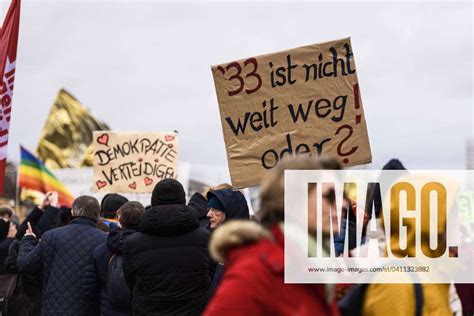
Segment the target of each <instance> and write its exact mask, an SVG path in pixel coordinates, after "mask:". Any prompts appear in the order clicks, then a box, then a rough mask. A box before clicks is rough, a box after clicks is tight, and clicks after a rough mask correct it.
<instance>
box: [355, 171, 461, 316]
mask: <svg viewBox="0 0 474 316" xmlns="http://www.w3.org/2000/svg"><path fill="white" fill-rule="evenodd" d="M404 177H409V180H408V181H409V182H411V183H413V181H422V180H423V179H421V178H419V179H417V178H413V177H411V176H409V175H405V176H403V177H401V178H399V179H398V180H397V181H398V182H402V181H407V180H406V179H405V178H404ZM420 209H421V208H420ZM399 211H400V207H398V205H396V204H395V203H393V204H392V205H391V208H390V217H391V220H390V225H393V222H394V221H395V220H397V219H398V216H399V214H398V212H399ZM420 211H421V212H423V211H428V212H429V210H427V209H425V210H423V209H421V210H420ZM442 214H443V213H442V212H441V213H439V214H438V221H440V222H443V221H446V217H443V216H442ZM443 215H444V214H443ZM426 216H427V217H428V218H429V215H426ZM404 225H405V226H406V227H407V243H406V245H407V253H408V255H409V256H414V255H415V252H416V249H415V245H416V233H415V226H414V225H416V224H415V221H406V222H405V223H404ZM439 227H444V225H440V226H438V228H439ZM394 229H396V227H393V226H392V227H391V230H394ZM438 233H439V234H443V233H445V232H444V231H441V230H439V231H438ZM421 234H429V222H427V221H425V222H422V223H421ZM387 244H390V245H392V246H391V251H392V253H394V254H398V255H400V256H401V257H402V256H403V253H402V252H401V250H400V249H398V245H400V243H399V235H398V234H391V236H389V239H388V240H387ZM387 246H389V245H387ZM420 246H421V248H423V249H424V251H423V252H424V253H428V252H431V253H433V250H431V249H430V246H429V244H428V243H423V242H422V243H421V245H420ZM433 255H434V253H433ZM436 255H438V254H436ZM420 277H423V276H422V275H420ZM400 278H404V279H405V280H406V283H405V284H370V285H369V286H368V288H367V290H366V293H365V296H364V303H363V307H362V314H363V315H394V316H397V315H400V316H402V315H403V316H405V315H415V307H416V299H415V296H414V295H413V284H412V283H414V280H412V279H410V277H409V276H408V275H403V274H400ZM421 286H422V292H423V302H424V303H423V308H422V315H423V316H425V315H426V316H428V315H452V312H451V309H450V305H449V284H422V285H421ZM394 298H396V299H394Z"/></svg>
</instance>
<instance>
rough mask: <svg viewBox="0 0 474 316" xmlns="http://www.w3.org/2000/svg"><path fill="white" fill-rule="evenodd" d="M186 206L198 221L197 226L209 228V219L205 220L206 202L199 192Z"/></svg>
mask: <svg viewBox="0 0 474 316" xmlns="http://www.w3.org/2000/svg"><path fill="white" fill-rule="evenodd" d="M188 206H189V207H191V208H193V209H194V210H195V211H196V212H197V214H198V219H199V226H201V227H203V228H207V227H208V226H209V219H208V218H207V200H206V198H205V197H204V196H203V195H202V194H201V193H199V192H196V193H194V194H193V196H191V198H190V199H189V202H188Z"/></svg>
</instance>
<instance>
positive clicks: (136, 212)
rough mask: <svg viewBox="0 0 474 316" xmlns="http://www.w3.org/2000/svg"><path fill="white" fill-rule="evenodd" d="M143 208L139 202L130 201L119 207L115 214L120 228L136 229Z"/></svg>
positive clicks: (143, 210)
mask: <svg viewBox="0 0 474 316" xmlns="http://www.w3.org/2000/svg"><path fill="white" fill-rule="evenodd" d="M144 212H145V208H144V207H143V205H142V204H141V203H140V202H135V201H130V202H127V203H125V204H124V205H122V207H121V208H119V210H118V212H117V215H118V219H119V222H120V225H121V226H122V228H125V229H135V230H137V229H138V226H139V224H140V220H141V218H142V215H143V213H144Z"/></svg>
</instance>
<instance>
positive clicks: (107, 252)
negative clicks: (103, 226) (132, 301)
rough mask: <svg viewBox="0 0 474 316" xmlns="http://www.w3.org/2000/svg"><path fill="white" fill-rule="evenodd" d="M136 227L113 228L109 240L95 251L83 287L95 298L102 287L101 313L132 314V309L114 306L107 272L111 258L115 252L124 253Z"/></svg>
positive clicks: (89, 295)
mask: <svg viewBox="0 0 474 316" xmlns="http://www.w3.org/2000/svg"><path fill="white" fill-rule="evenodd" d="M135 232H136V230H134V229H121V228H115V229H112V230H111V231H110V232H109V234H108V236H107V241H105V242H104V243H102V244H100V245H99V246H97V247H96V248H95V249H94V251H93V253H92V259H93V262H91V263H90V265H89V266H88V267H87V269H86V273H85V274H84V277H83V279H82V287H83V290H84V294H85V295H86V296H87V297H90V298H93V297H94V295H97V290H99V289H100V314H101V315H111V316H115V315H117V316H120V315H131V314H132V309H131V306H130V308H128V309H126V308H121V307H119V306H114V305H113V304H112V303H110V302H109V293H108V291H107V273H108V270H109V262H110V258H111V257H112V255H113V254H117V255H122V251H123V245H124V243H125V240H126V239H127V238H128V237H129V236H130V235H132V234H133V233H135Z"/></svg>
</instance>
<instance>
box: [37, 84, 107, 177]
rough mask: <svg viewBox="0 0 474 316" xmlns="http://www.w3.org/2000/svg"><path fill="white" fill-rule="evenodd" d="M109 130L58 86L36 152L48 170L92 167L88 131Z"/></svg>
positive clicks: (90, 140) (90, 137)
mask: <svg viewBox="0 0 474 316" xmlns="http://www.w3.org/2000/svg"><path fill="white" fill-rule="evenodd" d="M102 130H109V127H108V126H107V125H106V124H105V123H103V122H101V121H99V120H97V119H96V118H94V117H93V116H92V115H91V114H90V112H89V111H88V110H87V108H85V107H84V106H83V105H82V104H81V103H80V102H79V101H78V100H77V99H76V98H74V97H73V96H72V95H71V94H70V93H69V92H67V91H66V90H64V89H61V90H60V91H59V93H58V95H57V96H56V100H55V101H54V104H53V106H52V108H51V111H50V112H49V115H48V118H47V119H46V122H45V125H44V127H43V130H42V132H41V136H40V140H39V143H38V147H37V148H36V155H37V156H38V158H39V159H40V160H42V161H43V162H44V164H45V165H46V167H48V168H50V169H62V168H80V167H90V166H92V132H93V131H102Z"/></svg>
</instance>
